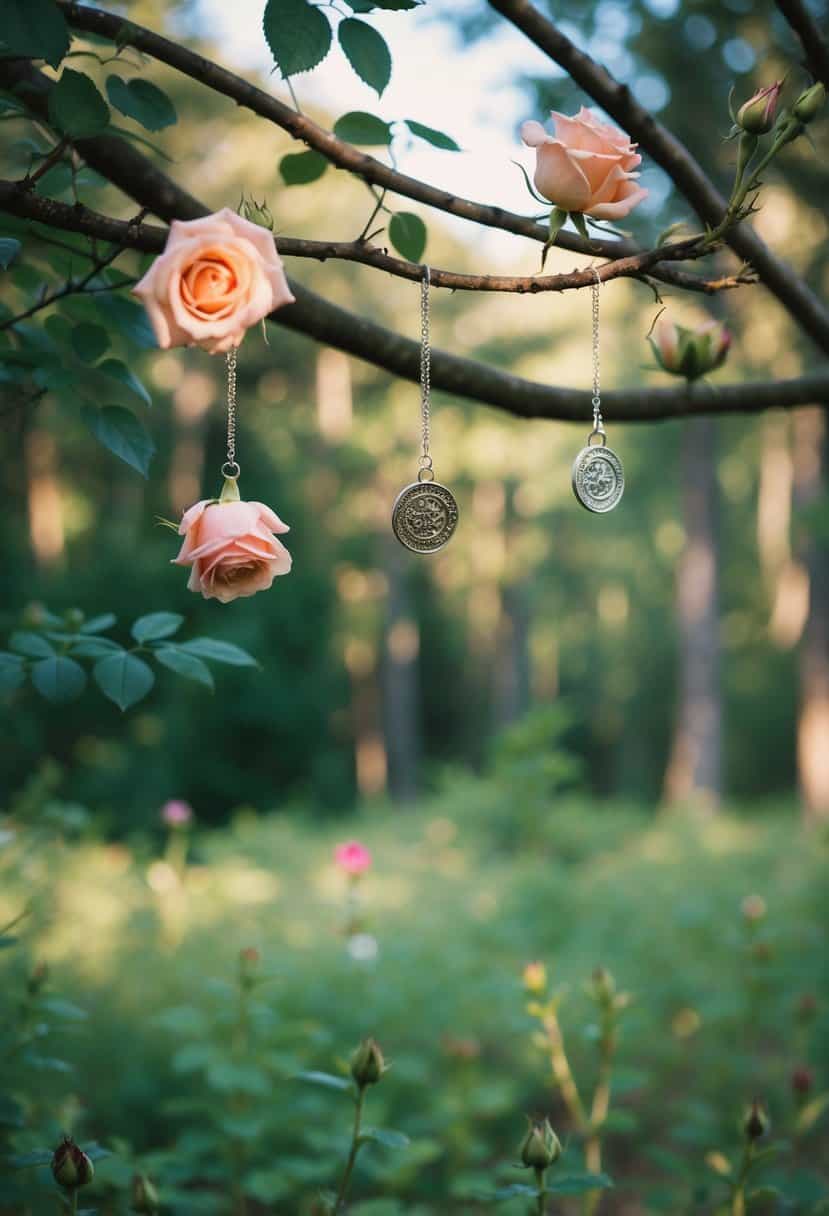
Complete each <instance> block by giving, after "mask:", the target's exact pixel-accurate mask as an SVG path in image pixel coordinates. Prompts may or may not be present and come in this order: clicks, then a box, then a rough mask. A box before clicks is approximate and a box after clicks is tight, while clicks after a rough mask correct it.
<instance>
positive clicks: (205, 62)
mask: <svg viewBox="0 0 829 1216" xmlns="http://www.w3.org/2000/svg"><path fill="white" fill-rule="evenodd" d="M58 3H59V5H60V7H61V8H62V9H63V12H64V15H65V16H66V19H67V21H68V22H69V24H70V25H71V26H73V27H74V28H75V29H78V30H82V31H86V32H87V33H91V34H97V35H98V36H99V37H103V38H108V39H111V40H113V41H116V42H117V43H118V44H119V45H121V46H123V45H127V44H128V45H130V46H133V47H135V48H136V49H137V50H139V51H142V52H143V53H145V54H147V55H150V56H152V58H154V59H157V60H158V61H159V62H160V63H166V64H167V65H168V67H172V68H174V69H175V70H176V71H178V72H181V73H182V74H183V75H185V76H189V77H190V79H192V80H195V81H197V82H199V83H200V84H203V85H205V86H206V87H207V88H209V89H211V90H212V91H213V92H215V93H219V94H221V95H222V96H224V97H228V98H230V99H231V100H232V101H235V102H236V104H237V105H240V106H244V107H245V108H246V109H249V110H251V111H252V112H253V113H254V114H257V115H258V116H259V117H260V118H265V119H267V120H268V121H269V122H272V123H274V124H275V125H276V126H278V127H281V128H282V130H284V131H287V132H288V134H289V135H292V136H293V137H294V139H299V140H302V141H303V142H304V143H305V144H307V145H308V146H309V147H310V148H314V149H315V150H316V151H317V152H320V153H321V154H322V155H323V156H324V157H326V159H327V160H329V161H330V162H331V164H333V165H336V166H337V167H338V168H340V169H345V170H347V171H348V172H350V173H353V174H354V175H355V176H357V177H360V178H362V179H363V180H364V181H365V182H367V183H368V184H369V185H374V186H379V187H381V188H382V189H383V190H391V191H393V192H394V193H396V194H401V195H403V196H404V197H406V198H411V199H414V200H416V201H417V202H421V203H425V204H426V205H427V206H430V207H435V208H437V209H438V210H440V211H444V212H447V213H448V214H450V215H457V216H460V217H461V218H462V219H466V220H470V221H472V222H474V223H478V224H483V225H485V226H486V227H490V228H499V229H502V230H503V231H506V232H511V233H514V234H515V235H517V236H525V237H528V238H529V239H530V240H534V241H541V242H544V241H546V240H547V239H548V236H549V233H548V231H547V229H546V228H545V227H544V226H543V225H541V224H538V223H536V221H535V220H533V219H531V218H529V217H528V216H523V215H516V214H515V213H514V212H512V211H507V210H505V209H504V208H502V207H491V206H487V205H486V204H483V203H476V202H472V201H471V200H469V199H464V198H458V197H457V196H456V195H453V194H450V193H449V192H448V191H446V190H441V189H440V188H438V187H435V186H430V185H428V184H427V183H425V182H421V181H419V180H418V179H417V178H414V177H409V176H408V175H407V174H405V173H400V172H398V171H397V170H396V169H392V168H390V167H389V166H388V165H385V164H383V162H382V161H379V160H376V159H375V157H373V156H368V155H367V154H366V153H365V152H361V151H360V150H359V149H358V148H355V147H354V146H353V145H352V144H349V143H346V142H345V141H343V140H341V139H338V138H337V136H335V135H333V134H332V133H331V132H330V131H326V130H325V128H324V127H320V126H319V125H318V124H317V123H315V122H314V121H313V120H312V119H310V118H308V117H307V116H306V115H304V114H300V113H299V112H298V111H297V110H293V109H291V107H290V106H287V105H285V104H284V103H283V102H281V101H279V100H278V98H276V97H272V96H271V95H270V94H269V93H266V92H264V90H262V89H259V88H257V87H256V86H255V85H253V84H251V83H250V82H249V81H247V80H243V79H242V78H241V77H239V76H236V75H234V74H233V73H232V72H229V71H227V70H226V69H225V68H222V67H219V65H218V64H215V63H213V62H212V61H211V60H209V59H206V58H205V57H204V56H202V55H198V54H196V53H195V52H194V51H191V50H189V49H188V48H187V47H184V46H181V45H180V44H179V43H177V42H173V41H172V40H171V39H169V38H164V37H163V36H162V35H161V34H156V33H155V32H154V31H152V30H148V29H145V28H144V27H143V26H140V25H136V24H135V22H133V21H128V20H127V19H125V18H123V17H119V16H117V15H116V14H115V13H108V12H106V11H104V10H103V9H98V8H92V7H90V6H89V5H86V4H78V3H75V0H58ZM554 243H555V244H556V245H557V246H560V247H561V248H562V249H568V250H570V251H571V252H573V253H583V254H585V255H586V256H588V257H595V256H596V255H597V254H598V255H601V256H602V257H607V258H611V259H617V258H619V257H623V258H627V257H636V256H637V255H638V254H640V253H641V252H642V250H641V249H640V248H639V247H638V246H637V245H636V244H635V242H633V241H629V240H604V239H602V238H600V237H595V238H591V240H590V241H585V240H584V239H583V238H582V237H581V236H578V235H576V234H575V233H571V232H564V231H562V232H559V234H558V236H557V237H556V240H555V242H554ZM311 256H315V255H311ZM329 256H333V255H329ZM352 260H358V261H363V260H364V259H362V258H359V259H352ZM367 264H369V265H372V264H376V263H372V262H368V263H367ZM383 269H386V270H388V269H390V268H389V267H388V266H384V267H383ZM392 273H393V272H392ZM649 274H650V275H651V277H652V278H656V279H658V280H659V281H660V282H664V283H666V284H669V285H670V286H674V287H678V288H682V289H683V290H686V291H701V292H705V293H708V294H710V293H711V292H712V291H715V290H719V288H717V287H714V288H712V287H711V286H710V284H709V282H707V281H705V280H701V279H699V278H697V277H695V276H693V275H689V274H687V273H685V272H683V271H681V270H678V269H676V268H674V267H668V266H660V265H659V264H658V262H657V263H655V264H654V265H653V267H652V269H651V270H650V271H649ZM403 277H413V276H410V275H404V276H403ZM731 278H733V276H726V281H728V282H729V286H736V285H738V284H737V283H733V282H730V281H729V280H730V279H731ZM433 281H434V282H435V285H436V286H446V287H448V286H451V284H449V283H443V284H441V283H438V282H437V281H436V280H433ZM718 281H719V280H711V282H718ZM740 281H742V282H744V281H747V280H745V279H742V280H740ZM582 285H583V284H582ZM458 286H460V285H458ZM482 290H487V289H482ZM489 290H503V291H513V290H520V289H516V288H507V287H503V288H490V289H489ZM528 290H538V289H537V288H536V289H532V288H530V289H528ZM549 290H554V291H557V290H559V288H556V287H553V288H550V289H549Z"/></svg>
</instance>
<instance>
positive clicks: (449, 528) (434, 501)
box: [391, 481, 458, 553]
mask: <svg viewBox="0 0 829 1216" xmlns="http://www.w3.org/2000/svg"><path fill="white" fill-rule="evenodd" d="M457 523H458V504H457V503H456V502H455V497H454V495H453V493H452V491H451V490H448V489H447V488H446V486H443V485H441V484H440V482H439V481H414V482H412V484H411V485H410V486H405V487H404V488H403V489H402V490H401V491H400V493H399V494H398V495H397V498H396V499H395V502H394V507H393V509H392V515H391V526H392V528H393V529H394V534H395V536H396V537H397V539H398V540H399V541H400V543H401V545H405V546H406V548H407V549H411V550H412V552H413V553H436V552H437V550H438V549H442V548H443V546H444V545H445V544H446V543H447V541H449V540H450V539H451V537H452V533H453V532H454V531H455V528H456V527H457Z"/></svg>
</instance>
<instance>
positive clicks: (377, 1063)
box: [351, 1039, 386, 1089]
mask: <svg viewBox="0 0 829 1216" xmlns="http://www.w3.org/2000/svg"><path fill="white" fill-rule="evenodd" d="M385 1071H386V1062H385V1060H384V1059H383V1053H382V1051H381V1050H380V1048H379V1047H378V1046H377V1044H376V1043H375V1041H374V1039H363V1041H362V1043H361V1044H360V1046H359V1047H358V1048H357V1050H356V1051H355V1052H354V1054H353V1056H352V1057H351V1075H352V1077H353V1078H354V1080H355V1082H356V1083H357V1086H358V1088H359V1089H365V1087H366V1086H367V1085H376V1084H377V1082H378V1081H379V1080H380V1078H381V1077H382V1075H383V1073H384V1072H385Z"/></svg>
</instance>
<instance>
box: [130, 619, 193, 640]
mask: <svg viewBox="0 0 829 1216" xmlns="http://www.w3.org/2000/svg"><path fill="white" fill-rule="evenodd" d="M183 624H184V617H183V616H181V615H180V614H179V613H178V612H149V613H147V615H146V616H140V617H139V618H138V620H137V621H135V623H134V624H133V627H132V629H131V630H130V633H131V634H132V636H133V637H134V638H135V640H136V642H141V643H142V644H143V643H144V642H157V641H160V639H161V638H169V637H172V636H173V634H174V633H177V632H178V630H179V629H180V628H181V626H182V625H183Z"/></svg>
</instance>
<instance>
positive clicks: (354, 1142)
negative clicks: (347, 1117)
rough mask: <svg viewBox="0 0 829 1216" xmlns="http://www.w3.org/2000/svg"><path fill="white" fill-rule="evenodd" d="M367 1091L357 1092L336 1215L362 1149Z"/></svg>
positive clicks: (338, 1192)
mask: <svg viewBox="0 0 829 1216" xmlns="http://www.w3.org/2000/svg"><path fill="white" fill-rule="evenodd" d="M365 1097H366V1091H365V1088H364V1087H362V1086H361V1087H360V1089H359V1090H358V1092H357V1098H356V1100H355V1103H354V1128H353V1130H352V1133H351V1149H350V1151H349V1154H348V1160H347V1161H346V1163H345V1171H344V1172H343V1176H342V1179H341V1180H340V1187H339V1190H338V1191H337V1200H336V1203H335V1204H334V1216H337V1212H341V1211H342V1210H343V1205H344V1203H345V1198H346V1195H347V1194H348V1185H349V1183H350V1182H351V1175H352V1173H353V1172H354V1163H355V1161H356V1160H357V1154H358V1153H359V1151H360V1123H361V1121H362V1118H363V1103H364V1102H365Z"/></svg>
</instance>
